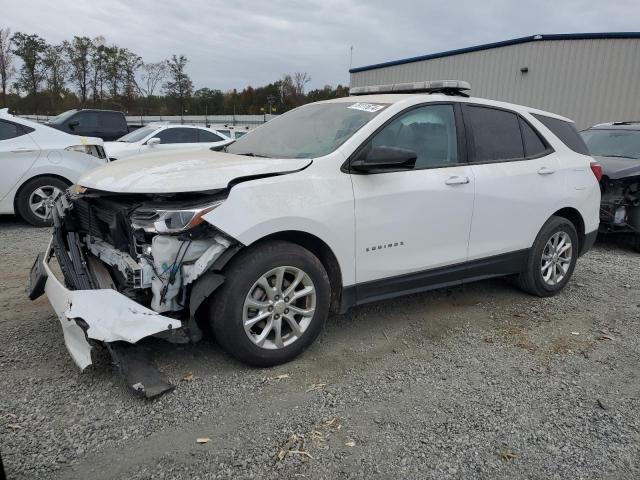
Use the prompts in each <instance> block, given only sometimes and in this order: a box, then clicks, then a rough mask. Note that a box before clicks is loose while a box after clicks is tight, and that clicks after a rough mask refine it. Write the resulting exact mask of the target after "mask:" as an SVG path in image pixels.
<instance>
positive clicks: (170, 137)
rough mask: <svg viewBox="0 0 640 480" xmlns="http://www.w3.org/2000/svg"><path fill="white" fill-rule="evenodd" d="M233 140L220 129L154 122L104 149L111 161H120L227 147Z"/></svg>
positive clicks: (108, 143) (106, 144)
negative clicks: (154, 154) (153, 153)
mask: <svg viewBox="0 0 640 480" xmlns="http://www.w3.org/2000/svg"><path fill="white" fill-rule="evenodd" d="M232 141H233V140H231V139H230V138H229V137H227V136H225V135H223V134H221V133H220V132H218V131H217V130H213V129H211V128H207V127H200V126H194V125H177V124H169V123H152V124H149V125H147V126H145V127H142V128H140V129H138V130H136V131H134V132H131V133H129V134H127V135H125V136H123V137H122V138H119V139H118V140H116V141H115V142H106V143H105V144H104V148H105V150H106V151H107V156H108V157H109V159H110V160H120V159H123V158H126V157H130V156H132V155H138V154H140V153H146V152H150V151H154V152H163V151H166V150H176V149H182V150H185V149H193V148H207V147H209V148H210V147H220V148H222V147H224V146H225V145H228V144H229V143H231V142H232Z"/></svg>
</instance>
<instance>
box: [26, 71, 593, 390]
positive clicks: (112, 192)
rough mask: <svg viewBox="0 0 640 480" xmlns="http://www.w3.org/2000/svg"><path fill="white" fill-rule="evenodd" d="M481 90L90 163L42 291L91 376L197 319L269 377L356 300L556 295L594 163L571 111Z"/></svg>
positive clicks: (291, 118)
mask: <svg viewBox="0 0 640 480" xmlns="http://www.w3.org/2000/svg"><path fill="white" fill-rule="evenodd" d="M468 88H469V87H468V84H466V82H454V81H446V82H427V83H426V84H425V82H420V83H417V84H416V85H407V84H403V85H399V86H393V85H390V86H377V87H375V88H372V89H371V90H372V91H375V92H377V94H370V95H366V94H367V93H368V90H367V89H363V88H358V89H356V88H353V89H352V91H351V93H352V95H354V94H356V93H361V94H363V95H360V96H351V97H346V98H337V99H332V100H328V101H324V102H317V103H312V104H307V105H304V106H301V107H299V108H296V109H294V110H292V111H290V112H288V113H285V114H283V115H281V116H279V117H277V118H275V119H273V120H270V121H269V122H267V123H266V124H264V125H263V126H261V127H260V128H257V129H255V130H254V131H252V132H251V134H249V135H246V136H245V137H243V138H240V139H239V140H237V141H236V142H234V143H233V144H231V145H229V146H228V147H226V149H225V151H224V152H221V151H210V150H204V149H201V150H197V151H195V150H194V151H180V152H175V153H168V154H162V155H155V154H147V155H144V156H140V157H138V158H137V159H136V161H131V162H111V163H110V164H109V165H107V166H105V167H102V168H99V169H96V170H95V171H93V172H89V173H88V174H86V175H84V176H83V177H82V178H81V179H80V180H79V182H78V185H77V186H76V191H75V192H68V193H67V194H66V195H64V196H62V197H61V198H60V199H59V200H58V202H57V208H56V209H54V214H55V215H56V218H57V221H56V225H57V226H56V228H55V229H54V235H53V244H52V246H51V247H49V250H48V251H47V252H46V253H45V254H44V255H42V254H41V256H40V257H39V260H37V261H36V264H35V265H34V270H33V275H32V278H33V279H34V281H32V284H31V285H32V287H31V294H30V295H31V297H32V298H37V297H38V296H39V295H41V294H42V293H43V292H44V291H45V289H46V293H47V295H48V296H49V300H50V301H51V303H52V305H53V307H54V309H55V310H56V312H57V313H58V315H59V317H60V321H61V322H62V325H63V330H64V336H65V341H66V344H67V346H68V348H69V351H70V353H71V355H72V357H73V358H74V360H75V361H76V362H77V364H78V365H79V366H80V367H81V368H84V367H86V366H87V365H89V364H90V363H91V361H92V360H91V348H92V347H91V342H92V341H98V342H115V343H119V342H118V341H122V340H124V341H125V342H130V343H135V342H137V341H138V340H140V339H141V338H143V337H146V336H150V335H155V334H159V333H160V334H161V335H162V338H166V339H173V340H174V341H185V339H190V340H193V341H196V340H197V339H199V338H200V334H199V330H198V326H197V323H196V316H197V317H198V318H199V319H200V320H202V321H205V322H208V323H209V325H210V326H211V329H212V330H213V332H214V333H215V338H216V340H217V341H218V342H219V343H220V345H221V346H222V347H223V348H224V349H225V350H226V351H227V352H229V353H230V354H231V355H233V356H235V357H236V358H238V359H239V360H241V361H243V362H246V363H248V364H251V365H256V366H269V365H275V364H279V363H282V362H286V361H289V360H291V359H293V358H294V357H296V356H297V355H298V354H300V353H301V352H302V351H303V350H304V349H305V348H306V347H308V346H309V345H310V344H311V343H312V342H313V341H314V340H315V338H316V337H317V336H318V334H319V332H320V330H321V329H322V327H323V326H324V324H325V320H326V318H327V315H328V314H329V312H330V311H333V312H344V311H346V310H347V309H348V308H350V307H351V306H353V305H359V304H363V303H367V302H372V301H377V300H383V299H388V298H392V297H396V296H399V295H403V294H408V293H415V292H420V291H425V290H429V289H433V288H439V287H444V286H452V285H461V284H463V283H466V282H472V281H476V280H481V279H486V278H491V277H497V276H503V275H514V276H515V277H516V278H517V280H518V284H519V285H520V287H521V288H522V289H523V290H524V291H526V292H528V293H530V294H533V295H537V296H540V297H548V296H552V295H555V294H557V293H559V292H560V291H561V290H562V289H563V288H564V287H565V285H566V284H567V282H569V279H570V278H571V275H572V273H573V270H574V267H575V265H576V261H577V259H578V257H579V256H580V255H581V254H583V253H584V252H585V251H587V250H588V249H589V248H590V247H591V246H592V244H593V242H594V240H595V237H596V234H597V229H598V210H599V206H600V190H599V188H598V182H597V180H596V177H595V175H594V169H595V165H593V164H592V162H593V159H592V158H591V157H590V156H589V155H588V153H587V151H586V147H585V145H584V142H583V141H582V139H581V138H580V135H579V134H578V132H577V130H576V129H575V127H574V124H573V122H571V121H570V120H568V119H566V118H564V117H561V116H558V115H555V114H553V113H548V112H543V111H540V110H534V109H532V108H528V107H523V106H519V105H513V104H509V103H502V102H497V101H492V100H485V99H479V98H469V97H467V95H465V94H464V90H467V89H468ZM358 90H359V91H358ZM397 90H400V92H398V91H397ZM387 92H393V93H387ZM91 212H96V213H95V215H93V216H91ZM68 252H74V253H78V255H76V256H75V257H72V256H70V255H69V253H68ZM52 255H55V256H56V257H58V258H57V261H58V263H59V264H60V265H61V266H62V267H63V268H62V271H63V272H64V278H59V277H58V276H56V275H54V274H53V273H52V271H51V270H50V268H49V266H48V262H49V259H50V258H51V257H52ZM69 305H72V306H71V307H69ZM79 319H81V320H79ZM110 345H113V343H111V344H110ZM120 361H121V359H120ZM120 365H121V370H123V371H128V370H129V369H128V368H126V366H125V367H122V363H120ZM129 381H130V382H131V381H132V382H134V383H130V384H131V385H134V386H135V385H138V387H139V382H140V380H138V379H129ZM142 381H143V382H144V380H142ZM142 388H143V389H144V386H143V387H142Z"/></svg>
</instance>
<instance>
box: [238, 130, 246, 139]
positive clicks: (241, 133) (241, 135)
mask: <svg viewBox="0 0 640 480" xmlns="http://www.w3.org/2000/svg"><path fill="white" fill-rule="evenodd" d="M247 133H248V132H239V131H237V130H236V138H240V137H244V136H245V135H246V134H247Z"/></svg>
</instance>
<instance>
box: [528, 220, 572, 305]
mask: <svg viewBox="0 0 640 480" xmlns="http://www.w3.org/2000/svg"><path fill="white" fill-rule="evenodd" d="M578 251H579V245H578V234H577V232H576V229H575V227H574V226H573V224H572V223H571V222H570V221H569V220H567V219H566V218H563V217H556V216H554V217H551V218H550V219H549V220H548V221H547V223H545V224H544V225H543V227H542V229H541V230H540V232H539V233H538V236H537V237H536V240H535V242H534V243H533V247H532V248H531V252H530V253H529V259H528V260H527V269H526V270H525V271H524V272H522V273H521V274H520V275H519V276H518V285H519V286H520V288H522V290H524V291H525V292H528V293H531V294H532V295H537V296H539V297H550V296H553V295H555V294H557V293H558V292H560V290H562V289H563V288H564V286H565V285H566V284H567V282H568V281H569V279H570V278H571V275H572V274H573V270H574V268H575V266H576V260H577V258H578Z"/></svg>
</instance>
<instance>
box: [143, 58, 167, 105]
mask: <svg viewBox="0 0 640 480" xmlns="http://www.w3.org/2000/svg"><path fill="white" fill-rule="evenodd" d="M167 68H168V67H167V62H166V61H165V62H155V63H143V64H142V75H141V82H140V91H141V92H142V94H143V95H144V96H146V97H147V99H150V98H151V97H153V94H154V93H155V92H156V89H157V88H158V86H159V85H160V84H161V83H162V82H163V81H164V79H165V78H166V77H167Z"/></svg>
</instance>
